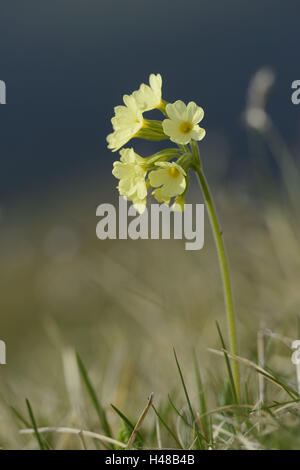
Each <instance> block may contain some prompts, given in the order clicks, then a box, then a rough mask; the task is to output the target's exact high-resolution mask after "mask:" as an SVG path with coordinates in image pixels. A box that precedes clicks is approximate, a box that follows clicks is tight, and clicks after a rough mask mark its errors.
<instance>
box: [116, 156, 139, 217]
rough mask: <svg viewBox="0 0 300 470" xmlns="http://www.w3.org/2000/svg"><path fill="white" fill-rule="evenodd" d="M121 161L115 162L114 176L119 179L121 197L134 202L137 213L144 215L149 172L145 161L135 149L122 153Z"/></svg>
mask: <svg viewBox="0 0 300 470" xmlns="http://www.w3.org/2000/svg"><path fill="white" fill-rule="evenodd" d="M120 155H121V158H120V161H117V162H114V168H113V171H112V174H113V175H114V176H115V177H116V178H118V179H119V180H120V181H119V184H118V190H119V193H120V195H121V196H124V197H125V198H126V199H129V200H130V201H132V202H133V204H134V206H135V208H136V209H137V211H138V212H139V213H140V214H142V213H143V212H144V210H145V207H146V196H147V185H146V181H145V177H146V173H147V171H146V170H145V168H144V159H143V157H141V156H140V155H138V154H137V153H135V152H134V150H133V148H126V149H122V150H121V151H120Z"/></svg>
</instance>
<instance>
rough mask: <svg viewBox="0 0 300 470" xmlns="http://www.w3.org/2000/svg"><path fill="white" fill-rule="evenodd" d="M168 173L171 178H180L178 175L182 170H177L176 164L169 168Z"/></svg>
mask: <svg viewBox="0 0 300 470" xmlns="http://www.w3.org/2000/svg"><path fill="white" fill-rule="evenodd" d="M168 173H169V175H170V176H171V178H178V176H180V171H179V170H177V168H175V167H174V166H171V167H170V168H169V169H168Z"/></svg>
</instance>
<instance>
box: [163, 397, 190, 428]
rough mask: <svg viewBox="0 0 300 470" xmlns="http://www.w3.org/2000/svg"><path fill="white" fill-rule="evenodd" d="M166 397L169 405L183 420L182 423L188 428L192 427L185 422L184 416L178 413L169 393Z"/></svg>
mask: <svg viewBox="0 0 300 470" xmlns="http://www.w3.org/2000/svg"><path fill="white" fill-rule="evenodd" d="M168 399H169V403H170V405H171V407H172V408H173V410H174V411H175V413H176V414H177V415H178V416H179V417H180V418H181V419H182V421H183V422H184V424H185V425H186V426H188V427H190V428H192V427H193V426H191V425H190V423H188V422H187V420H186V419H185V417H184V416H183V415H182V414H181V413H180V411H179V410H178V409H177V408H176V406H175V404H174V402H173V401H172V399H171V397H170V395H168Z"/></svg>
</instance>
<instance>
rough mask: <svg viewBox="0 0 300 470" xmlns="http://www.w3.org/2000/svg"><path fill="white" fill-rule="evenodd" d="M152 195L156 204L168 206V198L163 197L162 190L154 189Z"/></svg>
mask: <svg viewBox="0 0 300 470" xmlns="http://www.w3.org/2000/svg"><path fill="white" fill-rule="evenodd" d="M152 195H153V196H154V197H155V199H156V200H157V202H159V203H160V202H163V203H164V204H166V205H167V206H168V205H169V204H170V199H171V198H170V197H168V196H164V193H163V190H162V188H156V189H154V191H152Z"/></svg>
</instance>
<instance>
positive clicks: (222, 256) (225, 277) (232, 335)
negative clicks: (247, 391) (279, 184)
mask: <svg viewBox="0 0 300 470" xmlns="http://www.w3.org/2000/svg"><path fill="white" fill-rule="evenodd" d="M193 150H194V149H193ZM194 155H195V153H194ZM195 157H196V155H195ZM197 159H198V155H197ZM199 161H200V160H199ZM195 170H196V173H197V175H198V178H199V182H200V186H201V189H202V192H203V195H204V198H205V202H206V208H207V212H208V215H209V219H210V223H211V227H212V231H213V234H214V239H215V243H216V248H217V252H218V257H219V263H220V270H221V276H222V281H223V289H224V298H225V306H226V314H227V323H228V329H229V340H230V352H231V353H232V354H234V355H236V356H237V355H238V348H237V334H236V326H235V316H234V308H233V299H232V291H231V283H230V275H229V268H228V262H227V257H226V251H225V246H224V241H223V236H222V232H221V230H220V225H219V221H218V217H217V213H216V209H215V206H214V202H213V199H212V196H211V193H210V190H209V186H208V184H207V181H206V178H205V176H204V173H203V171H202V169H201V167H200V165H199V162H198V164H197V165H195ZM232 369H233V371H232V372H233V379H234V384H235V389H236V393H237V398H238V402H240V396H241V393H240V372H239V364H238V362H237V361H236V360H233V361H232Z"/></svg>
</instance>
